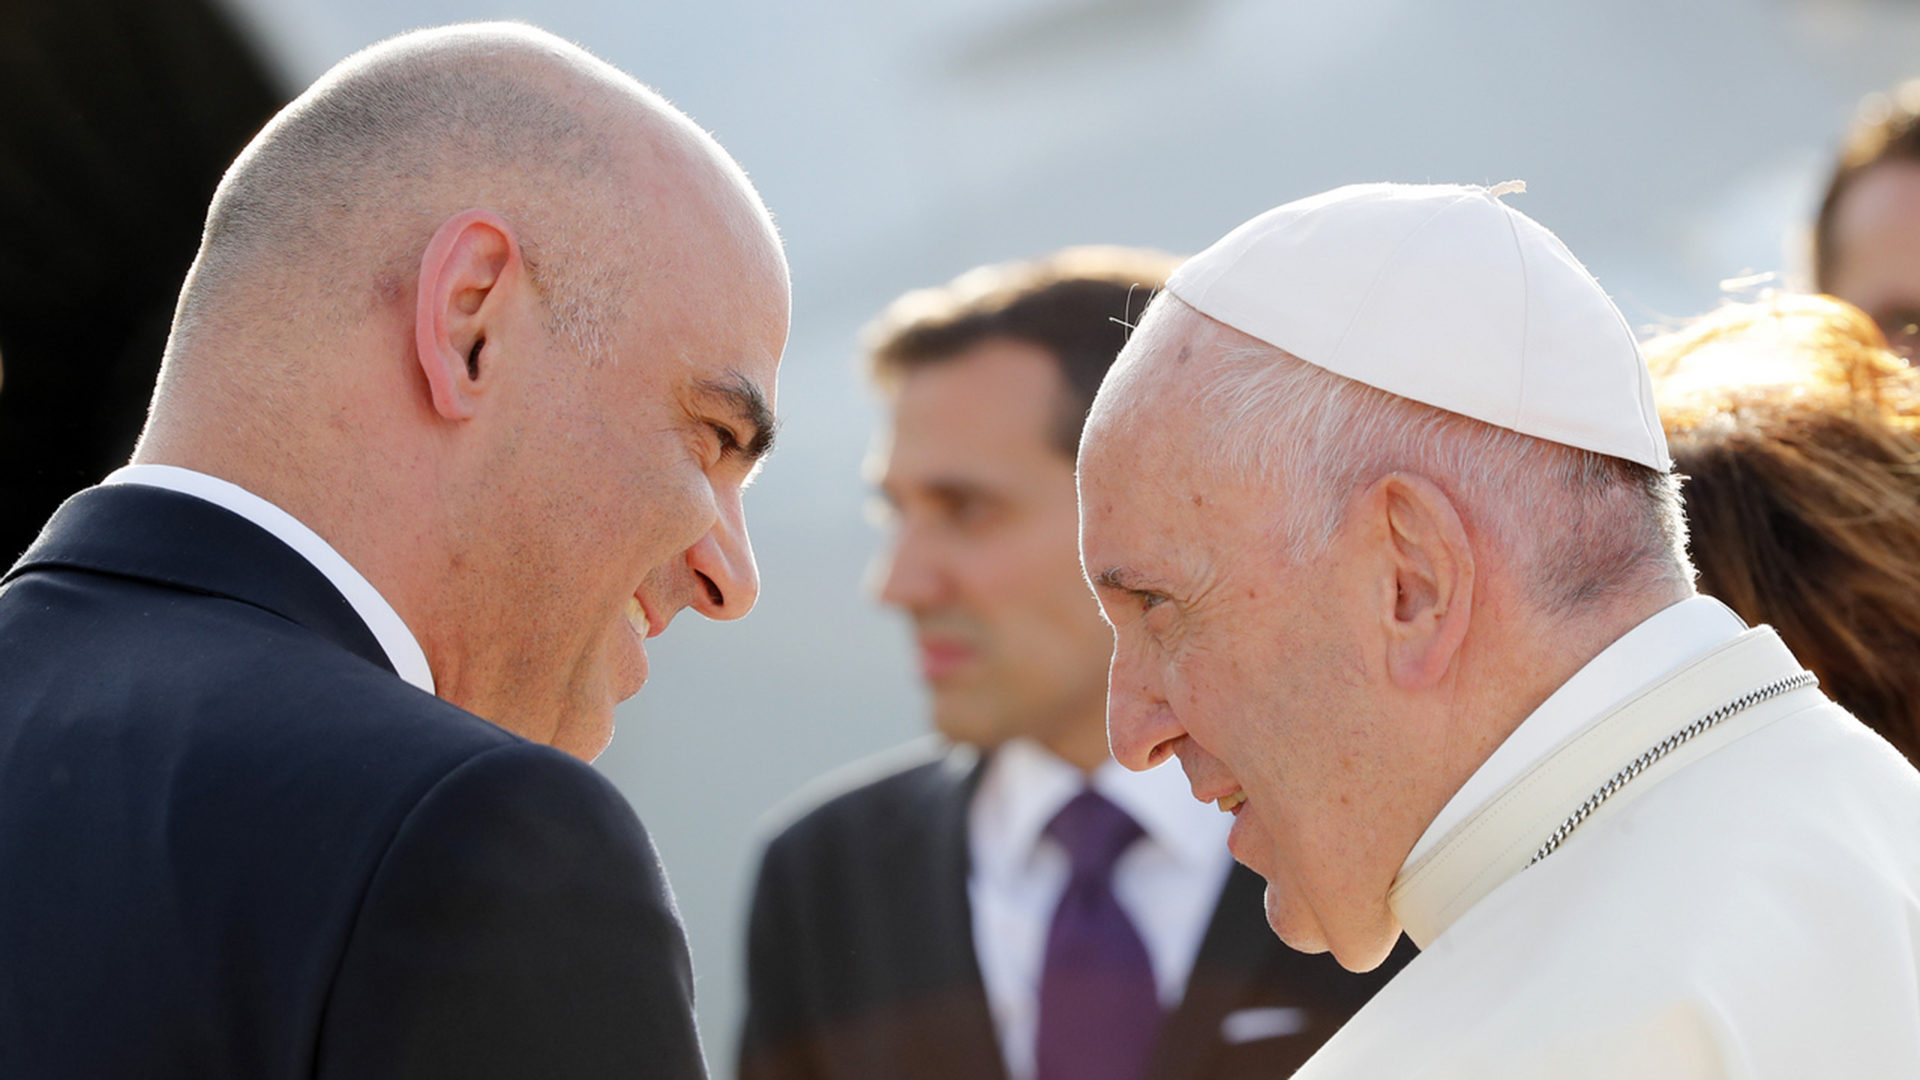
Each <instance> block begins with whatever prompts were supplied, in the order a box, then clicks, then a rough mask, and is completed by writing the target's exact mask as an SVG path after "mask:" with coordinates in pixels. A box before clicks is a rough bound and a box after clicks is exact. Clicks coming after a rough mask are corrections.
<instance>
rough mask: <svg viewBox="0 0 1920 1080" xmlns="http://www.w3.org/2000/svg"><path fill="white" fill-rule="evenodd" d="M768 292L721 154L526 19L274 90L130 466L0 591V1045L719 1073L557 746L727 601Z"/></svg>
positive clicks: (53, 1053) (748, 569) (634, 892)
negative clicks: (281, 103)
mask: <svg viewBox="0 0 1920 1080" xmlns="http://www.w3.org/2000/svg"><path fill="white" fill-rule="evenodd" d="M788 295H789V290H788V283H787V274H786V264H785V260H784V257H783V255H782V253H781V250H780V246H779V242H778V240H777V238H776V236H775V234H774V232H773V230H772V227H771V225H770V222H769V218H768V216H767V213H766V210H765V209H764V207H763V206H762V205H761V203H760V201H759V199H758V197H757V196H756V195H755V194H754V192H753V190H752V188H751V187H750V186H749V185H748V184H747V182H746V180H745V177H744V176H743V174H742V173H741V172H740V170H739V168H738V167H737V166H736V165H735V164H734V163H733V162H732V161H731V160H730V159H729V158H728V157H727V156H726V154H725V153H724V152H723V151H722V150H721V149H720V148H719V147H718V146H717V145H715V144H714V143H713V141H712V140H711V139H710V138H708V137H707V136H706V135H704V134H703V133H702V132H701V131H700V130H699V129H698V128H696V127H695V126H694V125H693V124H692V123H691V122H690V121H689V120H688V119H687V118H686V117H684V116H682V115H680V114H679V113H677V112H676V111H674V110H673V109H672V108H671V107H670V106H668V105H667V104H666V103H665V102H663V101H662V100H661V99H660V98H659V97H658V96H656V95H655V94H653V93H652V92H651V91H648V90H646V89H645V88H643V87H641V86H640V85H639V84H637V83H635V82H634V81H633V80H632V79H630V78H628V77H627V76H625V75H623V74H621V73H619V72H617V71H615V70H613V69H612V68H610V67H608V66H606V65H605V64H602V63H601V62H599V61H597V60H595V59H593V58H592V57H590V56H588V55H587V54H585V53H584V52H582V51H580V50H579V49H577V48H575V47H573V46H570V45H567V44H566V43H564V42H561V41H559V40H557V39H555V38H553V37H551V36H549V35H547V34H544V33H542V32H539V31H536V30H533V29H531V28H527V27H518V26H495V25H482V26H467V27H455V28H450V29H444V30H437V31H428V32H422V33H417V34H411V35H407V36H404V37H400V38H396V39H394V40H391V41H388V42H385V43H383V44H380V45H377V46H374V47H373V48H371V49H369V50H367V51H365V52H363V53H361V54H359V55H357V56H355V57H353V58H351V59H349V60H347V61H345V62H344V63H342V64H341V65H340V66H339V67H337V68H335V69H334V70H333V71H331V72H329V73H328V74H327V75H325V76H324V77H323V78H322V79H321V80H320V81H319V82H318V83H316V84H315V85H314V86H313V87H312V88H311V89H309V90H308V91H307V92H306V93H305V94H303V95H302V96H301V97H300V98H299V99H298V100H296V101H295V102H294V103H293V104H291V105H289V106H288V107H287V108H286V110H285V111H283V112H282V113H281V114H280V115H279V116H278V117H276V118H275V119H274V120H273V121H272V122H271V123H270V124H269V125H268V126H267V127H266V128H265V129H264V130H263V131H262V132H261V133H260V135H259V136H258V137H257V138H256V139H255V140H254V141H253V143H252V144H251V145H250V146H249V147H248V148H247V149H246V150H245V151H244V152H243V153H242V154H241V156H240V158H239V159H238V160H237V161H235V163H234V165H233V167H232V168H231V169H230V170H229V171H228V173H227V175H226V177H225V179H224V180H223V181H222V183H221V185H220V188H219V190H218V192H217V193H216V194H215V196H214V200H213V205H212V207H211V209H210V211H209V214H208V218H207V226H206V232H205V237H204V241H203V243H202V246H201V249H200V253H199V257H198V259H197V260H196V262H195V264H194V266H193V269H192V271H191V272H190V274H189V275H188V278H187V281H186V284H185V287H184V288H183V290H182V292H181V296H180V302H179V306H178V311H177V314H176V317H175V321H174V326H173V331H172V334H171V337H170V339H169V341H168V343H167V349H166V355H165V359H164V363H163V368H162V371H161V374H160V379H159V385H158V387H157V389H156V391H155V394H154V399H153V407H152V411H151V415H150V416H149V419H148V423H147V426H146V429H145V432H144V434H143V436H142V439H141V441H140V444H139V446H138V448H137V450H136V451H135V454H134V460H133V464H132V465H131V466H130V467H129V468H126V469H123V470H121V471H119V472H117V473H115V474H114V475H112V476H111V477H109V478H108V479H107V482H106V483H104V484H102V485H101V486H99V487H95V488H91V489H88V490H86V491H82V492H80V493H79V494H77V495H75V496H74V497H73V498H72V499H71V500H69V501H68V502H67V503H66V505H64V506H63V507H61V508H60V510H59V511H58V512H57V513H56V514H55V515H54V517H53V519H52V520H51V521H50V522H48V524H47V526H46V529H45V530H44V532H43V533H42V534H41V536H40V539H39V540H38V541H37V542H36V543H35V544H34V546H33V547H32V548H31V549H30V550H29V551H28V552H27V554H26V555H25V556H24V557H23V558H22V559H21V560H20V562H19V563H18V564H17V565H15V566H14V567H13V569H12V570H11V571H10V572H9V573H8V574H7V576H6V578H5V583H4V586H0V672H4V673H5V677H4V679H0V883H4V884H0V1076H7V1077H16V1076H17V1077H27V1076H34V1077H40V1076H75V1077H80V1076H85V1077H105V1076H129V1077H131V1076H139V1077H145V1078H154V1077H182V1078H184V1077H193V1078H198V1080H206V1078H212V1077H243V1076H244V1077H256V1078H257V1077H353V1078H356V1080H366V1078H377V1077H388V1076H394V1077H400V1076H404V1077H410V1078H420V1077H463V1078H472V1077H496V1076H497V1077H530V1076H540V1077H595V1078H599V1077H617V1076H647V1077H700V1076H704V1074H705V1068H704V1065H703V1063H702V1060H701V1054H700V1047H699V1043H698V1039H697V1036H696V1034H695V1031H694V1026H693V1018H692V1011H691V998H692V987H691V980H690V977H689V970H688V957H687V950H686V945H685V939H684V935H683V932H682V929H681V925H680V921H679V917H678V915H677V913H676V911H675V909H674V907H673V901H672V898H671V895H670V894H669V892H668V890H667V885H666V882H665V880H664V877H663V875H662V873H661V869H660V866H659V863H658V861H657V858H656V856H655V855H654V852H653V849H652V847H651V845H650V843H649V841H648V839H647V836H646V833H645V831H644V830H643V829H642V827H641V825H640V822H639V821H638V820H637V819H636V818H635V817H634V815H633V812H632V810H631V809H630V808H629V807H628V806H627V804H626V803H625V802H624V801H623V800H622V799H621V797H620V796H619V794H618V793H617V792H616V791H615V790H614V789H613V787H612V786H611V785H610V784H608V783H607V782H606V781H605V780H603V779H601V778H600V777H599V776H598V775H597V774H596V773H595V772H594V771H593V770H592V769H591V768H590V767H589V766H588V765H587V764H586V762H587V761H589V760H590V759H591V758H592V757H593V756H594V755H595V754H597V753H598V752H599V751H600V750H601V749H602V748H603V747H604V746H605V745H606V743H607V740H608V739H609V737H610V735H611V730H612V717H613V708H614V705H615V704H616V703H617V702H619V701H620V700H622V699H624V698H626V697H628V696H630V695H632V694H633V693H634V692H635V691H636V690H638V689H639V687H640V684H641V683H642V682H643V681H644V679H645V677H646V671H647V666H646V665H647V661H646V649H645V639H647V638H648V637H651V636H653V635H655V634H658V633H660V632H661V631H663V630H665V629H666V628H667V625H668V623H669V622H670V621H671V620H672V619H673V617H674V615H675V614H676V613H677V612H679V611H680V610H682V609H684V608H689V607H690V608H693V609H694V610H696V611H698V612H699V613H701V614H704V615H706V616H708V617H711V618H721V619H726V618H735V617H738V616H740V615H742V614H744V613H745V612H746V611H747V610H748V609H749V608H750V607H751V606H752V605H753V602H754V598H755V593H756V591H757V588H758V581H757V578H756V575H755V570H754V565H753V557H752V552H751V550H750V548H749V547H748V543H747V536H746V532H745V525H744V519H743V515H742V509H741V488H742V485H743V483H744V482H745V480H746V479H747V477H748V474H749V473H750V471H751V470H752V468H753V466H754V463H755V461H756V459H757V458H759V457H760V456H761V455H762V454H764V453H765V452H766V450H767V448H768V445H769V442H770V439H771V436H772V417H771V411H770V410H771V408H772V405H773V397H774V376H775V369H776V366H777V363H778V360H779V356H780V353H781V351H782V349H783V348H784V345H785V339H786V333H787V318H788Z"/></svg>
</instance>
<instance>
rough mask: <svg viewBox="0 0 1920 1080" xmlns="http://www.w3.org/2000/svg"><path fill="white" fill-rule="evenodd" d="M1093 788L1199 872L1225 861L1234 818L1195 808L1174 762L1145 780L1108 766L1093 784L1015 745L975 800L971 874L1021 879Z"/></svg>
mask: <svg viewBox="0 0 1920 1080" xmlns="http://www.w3.org/2000/svg"><path fill="white" fill-rule="evenodd" d="M1088 787H1092V788H1093V789H1094V790H1095V791H1097V792H1099V793H1100V794H1101V795H1103V796H1105V797H1106V798H1107V799H1108V800H1110V801H1112V802H1113V804H1114V805H1116V806H1118V807H1119V808H1120V809H1122V810H1125V811H1126V812H1127V814H1128V815H1129V816H1131V817H1132V818H1133V819H1134V820H1135V821H1137V822H1139V823H1140V828H1141V829H1142V830H1143V831H1144V832H1145V833H1146V836H1147V838H1148V839H1149V840H1151V841H1152V842H1154V843H1155V844H1158V845H1160V846H1161V847H1163V848H1165V849H1166V850H1167V851H1169V852H1171V853H1172V854H1173V856H1174V857H1175V858H1177V859H1179V860H1180V861H1181V862H1183V863H1186V864H1188V865H1190V866H1192V867H1193V868H1194V870H1195V871H1196V872H1202V871H1211V870H1213V869H1215V868H1217V867H1218V866H1219V865H1220V864H1221V863H1222V862H1223V861H1224V857H1225V852H1226V844H1227V833H1228V831H1229V830H1230V829H1231V828H1232V823H1233V819H1232V818H1231V817H1229V816H1228V815H1226V814H1222V813H1220V812H1219V811H1218V810H1216V809H1214V808H1213V807H1212V806H1211V805H1207V804H1203V803H1200V802H1198V801H1196V800H1195V799H1194V798H1193V794H1192V792H1191V790H1190V789H1189V788H1188V786H1187V781H1186V777H1185V776H1183V775H1182V774H1181V772H1180V769H1179V768H1178V767H1177V766H1174V765H1172V764H1171V761H1169V762H1168V763H1165V764H1162V765H1160V766H1158V767H1156V768H1153V769H1149V770H1148V771H1146V772H1141V773H1136V772H1129V771H1128V770H1126V769H1124V768H1122V767H1121V766H1120V764H1119V763H1118V762H1115V761H1111V760H1109V761H1104V762H1102V763H1101V764H1100V767H1099V768H1097V769H1095V770H1094V771H1093V776H1092V778H1091V782H1089V778H1088V777H1087V776H1086V775H1085V774H1084V773H1082V772H1081V771H1080V770H1079V769H1078V768H1075V767H1074V766H1072V765H1070V764H1068V763H1067V762H1065V761H1063V760H1061V759H1060V758H1059V757H1058V756H1056V755H1055V754H1054V753H1053V752H1052V751H1050V750H1047V749H1046V748H1045V747H1042V746H1041V745H1040V744H1039V743H1036V742H1034V741H1032V740H1030V739H1012V740H1009V741H1008V742H1006V743H1005V744H1003V745H1002V746H1000V747H999V748H998V749H996V750H995V751H994V752H993V756H992V758H991V759H990V760H989V761H988V762H987V767H986V772H985V773H984V774H983V775H982V776H981V777H980V785H979V787H978V788H977V789H975V791H974V794H973V805H972V806H971V807H970V808H969V828H970V836H969V848H970V850H971V854H972V856H973V866H974V871H975V872H976V873H980V874H983V875H985V876H987V877H1005V876H1010V875H1012V874H1016V873H1019V872H1020V870H1021V869H1022V868H1023V867H1024V866H1025V864H1026V863H1027V861H1028V860H1029V859H1031V858H1032V857H1033V854H1034V851H1035V849H1036V847H1037V845H1038V844H1039V842H1040V836H1041V834H1042V833H1043V832H1045V830H1046V827H1047V823H1048V822H1050V821H1052V820H1053V816H1054V815H1055V814H1058V813H1059V812H1060V808H1061V807H1063V806H1065V805H1066V804H1067V802H1068V800H1070V799H1072V798H1073V797H1074V796H1075V795H1078V794H1079V793H1080V792H1081V791H1083V790H1085V789H1086V788H1088Z"/></svg>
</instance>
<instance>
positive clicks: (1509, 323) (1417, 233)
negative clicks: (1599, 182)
mask: <svg viewBox="0 0 1920 1080" xmlns="http://www.w3.org/2000/svg"><path fill="white" fill-rule="evenodd" d="M1524 190H1526V187H1525V185H1523V184H1519V183H1514V182H1509V183H1507V184H1502V185H1499V186H1498V187H1494V188H1484V187H1471V186H1462V185H1453V184H1354V185H1351V186H1348V187H1342V188H1335V189H1334V190H1332V191H1328V192H1324V193H1322V194H1319V195H1315V196H1312V197H1311V198H1306V199H1300V200H1298V201H1296V202H1290V203H1287V204H1286V205H1284V206H1280V207H1276V208H1275V209H1272V210H1269V211H1267V212H1266V213H1264V214H1261V215H1260V216H1259V217H1256V218H1254V219H1253V220H1251V221H1249V222H1247V223H1246V224H1244V225H1242V226H1240V227H1239V228H1237V229H1235V230H1233V231H1232V232H1230V233H1228V234H1227V235H1226V236H1225V237H1224V238H1222V239H1221V240H1220V241H1219V242H1218V243H1216V244H1214V245H1213V246H1212V247H1210V248H1208V249H1206V250H1205V251H1203V252H1201V253H1200V254H1198V255H1196V256H1194V257H1193V258H1191V259H1189V260H1187V262H1186V263H1185V264H1184V265H1182V266H1181V267H1180V269H1179V270H1177V271H1176V272H1175V273H1174V275H1173V277H1172V278H1171V279H1170V280H1168V282H1167V286H1166V287H1167V291H1168V292H1171V293H1172V294H1173V295H1174V296H1176V297H1178V298H1179V299H1180V300H1182V301H1183V302H1185V303H1186V304H1187V305H1188V306H1190V307H1192V308H1193V309H1195V310H1196V311H1199V312H1200V313H1201V314H1203V315H1206V316H1209V317H1210V318H1213V319H1216V320H1218V321H1220V322H1222V323H1225V324H1226V325H1228V326H1231V327H1233V328H1234V329H1235V330H1238V331H1240V332H1242V333H1244V334H1247V335H1249V336H1252V337H1255V338H1258V339H1259V340H1261V341H1264V342H1266V343H1267V344H1269V345H1272V346H1274V347H1275V348H1278V349H1282V350H1284V351H1286V352H1288V353H1290V354H1292V355H1293V356H1296V357H1298V358H1300V359H1301V360H1305V361H1307V362H1308V363H1311V364H1315V365H1317V366H1319V367H1322V368H1325V369H1326V370H1328V371H1331V372H1334V373H1335V374H1338V375H1344V376H1346V377H1347V378H1349V379H1354V380H1356V381H1359V382H1363V383H1366V384H1367V385H1369V386H1373V387H1376V388H1378V389H1381V390H1385V391H1387V392H1388V393H1391V394H1397V395H1399V396H1401V397H1404V398H1410V399H1412V400H1414V401H1419V402H1424V403H1425V404H1428V405H1432V406H1435V407H1437V408H1441V409H1447V410H1449V411H1451V412H1456V413H1461V414H1463V415H1466V416H1471V417H1473V418H1474V419H1476V420H1482V421H1485V422H1486V423H1489V424H1495V425H1498V426H1500V427H1504V428H1510V429H1512V430H1514V431H1518V432H1521V433H1523V434H1526V435H1532V436H1535V437H1537V438H1541V439H1547V440H1550V441H1553V442H1557V443H1563V444H1565V445H1567V446H1573V447H1578V448H1580V449H1583V450H1592V451H1595V452H1597V453H1601V454H1610V455H1613V456H1615V457H1621V458H1625V459H1627V460H1629V461H1636V462H1639V463H1640V464H1642V465H1645V466H1648V467H1649V468H1653V469H1660V470H1665V469H1666V468H1667V467H1668V457H1667V440H1666V436H1665V435H1664V434H1663V433H1662V432H1661V429H1660V417H1659V414H1658V413H1656V412H1655V411H1654V406H1653V384H1652V379H1651V378H1650V376H1649V375H1648V373H1647V364H1646V360H1645V359H1644V358H1643V357H1642V356H1641V354H1640V347H1639V345H1638V344H1637V343H1636V342H1635V341H1634V336H1633V332H1632V331H1631V330H1630V329H1629V328H1628V326H1627V322H1626V319H1625V318H1624V317H1622V316H1621V314H1620V309H1619V308H1617V307H1615V306H1614V304H1613V301H1612V300H1610V299H1608V297H1607V294H1606V292H1605V291H1604V290H1602V289H1601V288H1600V283H1599V282H1597V281H1595V280H1594V279H1593V275H1592V274H1589V273H1587V271H1586V268H1585V267H1583V266H1581V265H1580V262H1579V260H1577V259H1575V258H1574V257H1573V254H1572V253H1571V252H1569V251H1568V250H1567V248H1566V245H1564V244H1562V243H1561V242H1560V240H1559V238H1558V237H1556V236H1554V235H1553V234H1552V233H1551V232H1548V231H1547V229H1546V228H1545V227H1543V226H1542V225H1540V223H1539V222H1536V221H1534V220H1533V219H1532V218H1529V217H1527V216H1526V215H1525V214H1522V213H1520V212H1519V211H1517V210H1514V209H1512V208H1511V207H1509V206H1507V205H1506V204H1505V203H1503V202H1501V201H1500V198H1499V196H1501V195H1504V194H1507V193H1509V192H1512V191H1524Z"/></svg>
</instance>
